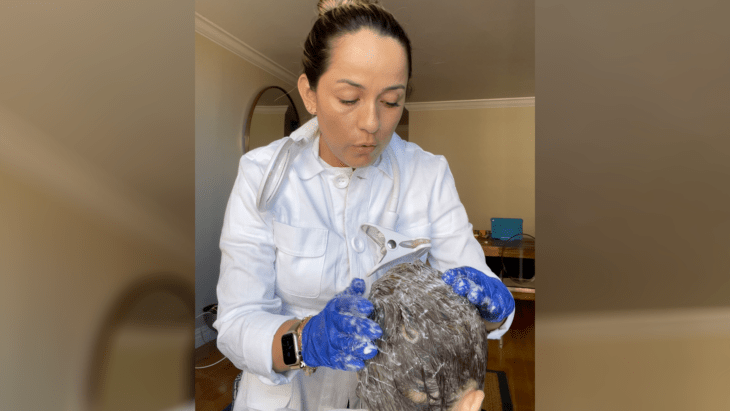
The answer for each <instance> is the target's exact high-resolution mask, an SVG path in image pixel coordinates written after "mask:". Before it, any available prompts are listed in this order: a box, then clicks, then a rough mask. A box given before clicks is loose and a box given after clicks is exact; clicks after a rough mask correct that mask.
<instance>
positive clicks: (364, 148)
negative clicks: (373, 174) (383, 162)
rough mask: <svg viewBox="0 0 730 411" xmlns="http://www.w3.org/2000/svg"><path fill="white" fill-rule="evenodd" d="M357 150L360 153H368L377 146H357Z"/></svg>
mask: <svg viewBox="0 0 730 411" xmlns="http://www.w3.org/2000/svg"><path fill="white" fill-rule="evenodd" d="M354 148H355V152H356V153H357V154H360V155H367V154H370V153H372V152H373V151H375V146H355V147H354Z"/></svg>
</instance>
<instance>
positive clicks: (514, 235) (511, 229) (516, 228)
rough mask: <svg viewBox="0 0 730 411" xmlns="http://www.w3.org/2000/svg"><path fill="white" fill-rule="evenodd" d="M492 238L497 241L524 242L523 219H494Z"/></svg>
mask: <svg viewBox="0 0 730 411" xmlns="http://www.w3.org/2000/svg"><path fill="white" fill-rule="evenodd" d="M492 238H494V239H496V240H503V241H506V240H522V219H521V218H492Z"/></svg>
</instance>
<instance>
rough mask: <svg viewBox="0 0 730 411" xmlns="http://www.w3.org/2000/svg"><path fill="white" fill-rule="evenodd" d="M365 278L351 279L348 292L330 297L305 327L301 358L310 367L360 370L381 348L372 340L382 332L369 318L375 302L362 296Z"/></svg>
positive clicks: (346, 290)
mask: <svg viewBox="0 0 730 411" xmlns="http://www.w3.org/2000/svg"><path fill="white" fill-rule="evenodd" d="M364 292H365V281H363V280H361V279H359V278H356V279H354V280H352V284H350V286H349V287H347V289H345V291H343V292H341V293H340V294H337V295H336V296H335V297H334V298H333V299H331V300H330V301H329V302H328V303H327V305H326V306H325V308H324V310H322V312H320V313H319V314H317V315H315V316H314V317H312V318H311V319H310V320H309V321H308V322H307V323H306V325H305V326H304V329H303V330H302V357H303V359H304V363H305V364H306V365H307V366H309V367H329V368H335V369H339V370H345V371H357V370H359V369H362V368H363V367H364V366H365V362H364V361H365V360H369V359H370V358H373V357H374V356H375V355H376V354H377V353H378V349H377V348H376V347H375V344H373V342H372V341H373V340H375V339H377V338H380V336H381V335H383V331H382V330H381V329H380V327H379V326H378V324H376V323H375V322H374V321H372V320H370V319H368V318H367V316H368V315H370V313H371V312H372V311H373V304H372V303H371V302H370V301H368V300H367V299H366V298H364V297H363V296H362V295H363V293H364Z"/></svg>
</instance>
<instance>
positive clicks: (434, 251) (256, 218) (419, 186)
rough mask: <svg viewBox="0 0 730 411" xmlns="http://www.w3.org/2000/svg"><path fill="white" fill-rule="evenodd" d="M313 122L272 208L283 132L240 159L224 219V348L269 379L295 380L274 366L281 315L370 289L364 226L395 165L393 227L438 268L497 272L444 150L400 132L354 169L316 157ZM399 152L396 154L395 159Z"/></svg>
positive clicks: (377, 213) (382, 205)
mask: <svg viewBox="0 0 730 411" xmlns="http://www.w3.org/2000/svg"><path fill="white" fill-rule="evenodd" d="M317 127H318V124H317V119H316V118H315V119H313V120H310V121H309V122H307V123H306V124H305V125H303V126H302V127H301V128H299V129H298V130H297V131H295V132H294V133H293V134H292V136H291V137H292V138H293V139H295V140H298V139H300V138H307V139H309V141H310V143H309V145H308V146H307V147H306V148H305V149H304V150H302V152H301V153H300V154H299V155H298V156H297V157H296V159H295V160H294V161H293V163H292V165H291V168H290V169H289V170H288V172H287V175H286V178H285V179H284V180H283V182H282V183H281V187H280V188H279V191H278V194H277V196H276V198H275V199H274V201H273V203H272V205H271V207H270V210H269V211H267V212H266V213H260V212H259V211H258V210H257V208H256V197H257V194H258V190H259V185H260V184H261V182H262V178H263V174H264V171H265V169H266V166H267V165H268V163H269V161H270V160H271V158H272V157H273V155H274V153H275V151H276V149H277V148H278V147H279V146H280V145H281V144H282V143H283V140H278V141H275V142H273V143H271V144H270V145H268V146H266V147H262V148H258V149H255V150H252V151H250V152H249V153H247V154H245V155H244V156H243V157H241V161H240V166H239V169H238V176H237V178H236V182H235V184H234V186H233V190H232V192H231V196H230V199H229V201H228V207H227V209H226V214H225V218H224V223H223V230H222V234H221V240H220V247H221V252H222V256H221V271H220V278H219V281H218V287H217V293H218V317H217V320H216V322H215V327H216V329H217V330H218V348H219V349H220V351H221V352H222V353H223V354H224V355H225V356H226V357H228V358H229V359H230V360H231V362H233V364H234V365H236V366H237V367H238V368H240V369H243V370H247V371H249V372H251V373H253V374H256V375H258V376H259V380H260V381H262V382H264V383H265V384H267V385H279V384H286V383H289V382H291V380H292V378H293V376H294V374H295V373H297V372H292V371H290V372H287V373H284V374H278V373H275V372H274V371H273V370H272V358H271V346H272V341H273V337H274V334H275V333H276V331H277V330H278V329H279V327H280V326H281V325H282V324H283V323H284V322H285V321H287V320H289V319H292V318H295V317H297V318H303V317H305V316H307V315H315V314H317V313H319V312H320V311H321V310H322V309H323V308H324V306H325V305H326V304H327V302H328V301H329V300H330V299H332V298H333V297H334V296H335V295H336V294H337V293H339V292H341V291H343V290H344V289H345V288H347V286H349V285H350V283H351V281H352V280H353V279H355V278H362V279H364V280H365V283H366V285H367V291H366V295H367V293H369V291H370V286H371V285H372V283H373V282H374V281H375V280H376V279H377V278H376V276H377V275H373V276H371V277H365V275H366V274H367V272H368V271H369V270H370V269H371V268H372V267H373V266H374V265H375V264H376V263H377V253H376V251H375V248H374V244H373V241H372V240H371V239H369V238H368V237H367V236H366V235H365V233H364V232H363V231H362V230H361V228H360V226H361V225H362V224H363V223H371V224H379V223H380V218H381V215H382V214H383V212H384V211H385V210H386V207H387V205H388V200H389V198H390V194H391V190H392V188H393V167H399V170H400V195H399V199H398V200H399V201H398V203H399V204H398V210H397V212H398V220H397V224H396V227H395V230H396V231H397V232H399V233H401V234H404V235H406V236H409V237H412V238H416V237H426V238H430V239H431V250H430V252H429V254H428V256H427V258H428V261H429V263H430V264H431V266H432V267H434V268H436V269H438V270H440V271H444V270H447V269H449V268H455V267H460V266H471V267H474V268H476V269H478V270H480V271H482V272H484V273H486V274H488V275H492V276H494V274H493V273H492V272H491V271H490V269H489V268H488V267H487V265H486V263H485V258H484V253H483V251H482V249H481V247H480V245H479V243H478V242H477V241H476V239H475V238H474V235H473V232H472V226H471V224H470V223H469V220H468V218H467V215H466V211H465V209H464V206H463V205H462V204H461V202H460V201H459V196H458V194H457V192H456V186H455V185H454V179H453V176H452V174H451V171H450V170H449V166H448V163H447V162H446V159H445V158H444V157H443V156H437V155H433V154H430V153H427V152H425V151H423V150H422V149H421V148H420V147H418V146H417V145H416V144H413V143H409V142H406V141H404V140H402V139H401V138H400V137H398V136H397V135H395V134H394V135H393V138H392V139H391V141H390V144H389V146H388V147H387V148H386V150H392V154H394V156H387V155H381V156H380V157H379V158H378V159H377V160H376V161H375V163H373V164H372V165H371V166H368V167H363V168H357V169H355V170H354V172H352V173H351V175H348V174H349V173H347V172H346V171H349V170H347V169H339V168H334V167H327V166H326V164H325V163H323V162H322V161H320V159H319V157H318V152H319V150H318V144H317V142H318V138H317V136H316V131H317ZM393 157H395V159H396V160H397V161H395V162H391V158H393ZM513 317H514V312H513V313H512V314H510V316H509V317H508V319H507V321H506V322H505V324H504V325H503V326H502V327H501V328H500V329H498V330H495V331H493V332H491V333H490V335H489V337H490V338H499V337H501V336H502V335H503V334H504V333H505V332H506V331H507V329H508V328H509V326H510V325H511V323H512V319H513ZM317 373H319V370H318V371H317ZM317 373H315V375H316V374H317ZM332 389H336V388H332ZM237 402H238V401H237ZM341 406H342V405H340V407H341ZM237 408H238V407H237Z"/></svg>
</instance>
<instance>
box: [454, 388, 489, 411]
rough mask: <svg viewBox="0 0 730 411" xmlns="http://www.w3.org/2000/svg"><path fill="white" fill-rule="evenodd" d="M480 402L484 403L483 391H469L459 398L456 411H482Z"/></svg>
mask: <svg viewBox="0 0 730 411" xmlns="http://www.w3.org/2000/svg"><path fill="white" fill-rule="evenodd" d="M482 401H484V391H482V390H469V391H467V392H465V393H464V396H463V397H461V400H460V401H459V404H458V406H457V407H456V410H458V411H479V410H481V409H482Z"/></svg>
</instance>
